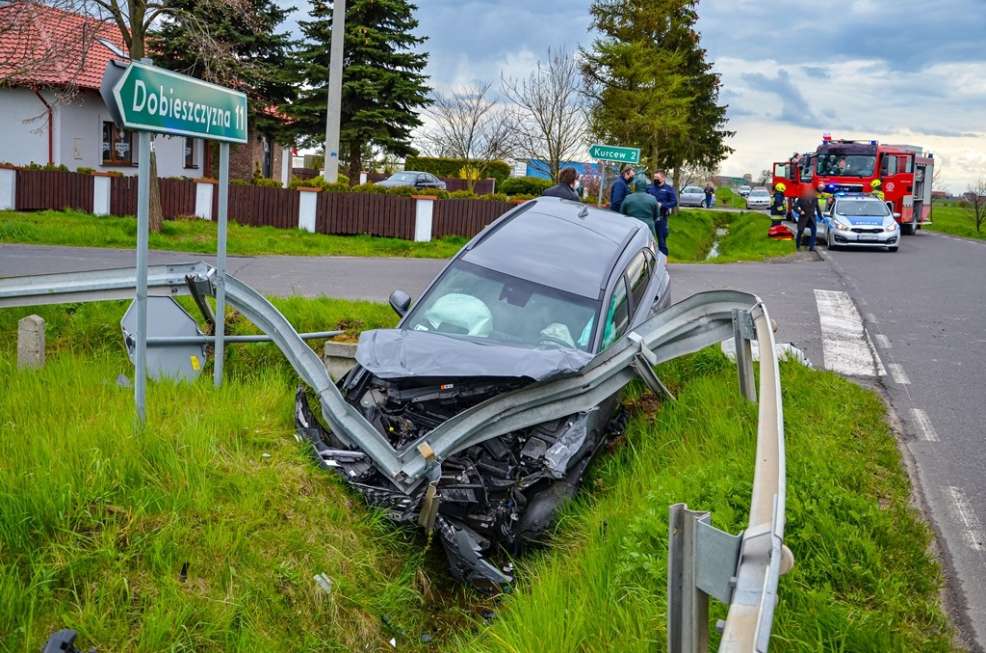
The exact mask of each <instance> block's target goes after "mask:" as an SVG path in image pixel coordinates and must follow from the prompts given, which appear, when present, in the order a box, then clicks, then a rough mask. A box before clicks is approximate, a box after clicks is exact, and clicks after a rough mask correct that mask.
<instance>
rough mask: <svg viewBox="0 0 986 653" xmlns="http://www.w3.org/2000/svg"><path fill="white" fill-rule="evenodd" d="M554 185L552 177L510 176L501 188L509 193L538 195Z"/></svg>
mask: <svg viewBox="0 0 986 653" xmlns="http://www.w3.org/2000/svg"><path fill="white" fill-rule="evenodd" d="M551 186H554V183H553V182H552V181H551V180H550V179H541V178H540V177H510V178H509V179H507V180H506V181H504V182H503V183H502V184H501V185H500V190H501V191H502V192H504V193H506V194H507V195H531V196H537V195H540V194H541V193H543V192H544V191H545V190H546V189H548V188H550V187H551Z"/></svg>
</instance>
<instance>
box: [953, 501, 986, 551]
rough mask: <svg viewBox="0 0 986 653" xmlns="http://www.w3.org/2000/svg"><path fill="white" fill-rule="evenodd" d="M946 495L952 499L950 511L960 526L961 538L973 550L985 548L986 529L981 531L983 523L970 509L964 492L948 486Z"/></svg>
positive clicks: (970, 506) (970, 505)
mask: <svg viewBox="0 0 986 653" xmlns="http://www.w3.org/2000/svg"><path fill="white" fill-rule="evenodd" d="M947 489H948V497H949V498H950V499H951V500H952V511H953V512H954V513H955V518H956V520H957V521H958V522H959V524H960V525H961V526H962V539H964V540H965V543H966V544H967V545H968V546H969V548H970V549H972V550H973V551H982V550H984V549H986V531H983V523H982V522H981V521H979V516H978V515H977V514H976V512H975V511H974V510H973V509H972V504H970V503H969V499H968V497H966V495H965V492H963V491H962V490H961V489H959V488H957V487H949V488H947Z"/></svg>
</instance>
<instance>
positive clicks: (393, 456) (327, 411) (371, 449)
mask: <svg viewBox="0 0 986 653" xmlns="http://www.w3.org/2000/svg"><path fill="white" fill-rule="evenodd" d="M215 276H216V271H215V269H214V268H212V267H210V266H208V265H206V264H204V263H198V264H186V265H168V266H155V267H153V268H151V269H150V272H149V275H148V287H149V289H150V292H153V293H155V294H187V293H188V292H189V286H192V285H195V286H197V287H198V288H205V289H207V290H211V292H215V288H216V286H217V285H218V284H217V283H216V282H217V279H216V278H215ZM135 278H136V273H135V271H134V270H133V269H121V270H102V271H97V272H88V273H70V274H54V275H40V276H35V277H14V278H9V279H0V307H4V306H25V305H32V304H47V303H58V302H66V301H68V302H77V301H99V300H105V299H119V298H125V297H129V296H131V295H130V293H132V292H133V288H134V286H135V283H136V281H135ZM223 282H224V284H223V285H224V286H225V292H226V299H227V301H228V302H229V303H230V305H231V306H232V307H234V308H236V309H237V310H238V311H239V312H240V313H241V314H243V315H244V316H245V317H247V318H248V319H249V320H250V321H252V322H253V323H254V324H255V325H256V326H257V327H259V328H260V329H261V330H262V331H263V332H264V333H265V334H267V336H269V338H270V340H272V341H273V342H274V343H275V344H276V345H277V346H278V348H279V349H280V350H281V351H282V352H283V353H284V355H285V357H286V358H287V359H288V361H289V362H290V363H291V365H292V367H293V368H294V369H295V371H296V372H297V373H298V375H299V376H300V377H301V378H302V379H303V380H304V382H305V383H306V384H308V385H309V386H310V387H311V388H312V389H313V390H314V391H315V392H316V393H317V395H318V397H319V401H320V403H321V407H322V414H323V417H324V418H325V420H326V422H327V423H328V424H329V426H330V427H331V429H332V430H333V432H334V433H335V435H336V436H337V437H339V439H340V440H342V441H343V442H345V443H346V444H348V445H350V446H354V447H358V448H359V449H360V450H362V451H363V452H365V453H366V455H367V456H369V457H370V458H371V459H372V460H373V462H374V464H375V465H376V466H377V468H378V469H379V470H380V471H381V472H383V473H385V474H387V475H389V476H390V477H391V479H392V481H393V482H394V484H395V485H396V486H398V487H400V488H402V489H403V490H404V491H406V492H410V491H412V490H414V489H415V488H416V487H417V486H418V485H420V484H421V483H423V482H426V481H427V480H428V479H429V478H434V477H435V474H436V473H440V469H441V463H442V461H443V460H444V459H445V458H447V457H448V456H450V455H452V454H454V453H456V452H458V451H461V450H463V449H465V448H468V447H471V446H474V445H476V444H479V443H481V442H483V441H485V440H488V439H490V438H494V437H497V436H499V435H503V434H504V433H508V432H511V431H515V430H518V429H523V428H526V427H529V426H534V425H536V424H540V423H542V422H545V421H549V420H552V419H556V418H560V417H564V416H566V415H570V414H572V413H575V412H578V411H579V410H583V409H584V408H585V406H587V405H595V404H596V403H598V402H599V401H602V400H603V399H604V398H606V397H609V396H611V395H613V394H615V393H616V392H618V391H619V390H620V389H621V388H622V387H623V386H625V385H626V384H627V383H629V382H630V381H631V380H632V379H634V378H638V377H639V378H641V379H642V380H643V381H644V382H645V383H646V384H647V385H648V387H649V388H650V389H651V390H653V391H654V392H658V393H665V394H669V395H670V393H668V391H667V389H666V388H665V387H664V385H663V384H662V383H661V381H660V379H659V378H658V377H657V375H656V374H655V372H654V366H656V365H658V364H659V363H662V362H664V361H667V360H670V359H673V358H677V357H679V356H683V355H685V354H688V353H692V352H695V351H698V350H700V349H702V348H704V347H707V346H709V345H713V344H718V343H719V342H721V341H722V340H725V339H728V338H730V337H731V338H734V339H735V341H736V352H737V357H736V360H737V369H738V374H739V385H740V389H741V391H742V392H743V394H744V396H745V397H747V398H748V399H751V400H755V399H756V394H757V393H756V390H755V388H754V387H753V385H754V374H753V363H752V356H751V341H752V340H753V339H754V338H756V340H757V342H758V344H759V350H760V352H773V351H774V344H775V343H774V336H773V330H772V326H771V322H770V319H769V316H768V314H767V309H766V307H764V305H763V304H762V302H761V301H760V299H759V298H758V297H756V296H755V295H752V294H750V293H744V292H738V291H730V290H716V291H709V292H703V293H698V294H695V295H692V296H690V297H687V298H686V299H684V300H682V301H680V302H678V303H676V304H674V305H672V306H670V307H669V308H667V309H666V310H664V311H663V312H661V313H659V314H658V315H655V316H653V317H652V318H650V319H649V320H647V321H646V322H644V323H643V324H641V325H640V326H639V327H637V328H636V329H634V330H633V331H632V332H631V333H628V334H626V335H625V336H623V337H622V338H621V339H620V340H618V341H617V342H616V343H615V344H614V345H612V346H611V347H609V348H608V349H607V350H606V351H605V352H604V353H602V354H600V355H599V356H597V357H596V358H595V359H594V360H593V361H592V362H591V363H590V364H589V365H588V366H587V367H586V368H585V369H583V370H582V371H581V372H580V373H579V374H577V375H574V376H568V377H563V378H558V379H554V380H550V381H546V382H542V383H535V384H532V385H529V386H526V387H524V388H522V389H519V390H515V391H512V392H509V393H505V394H502V395H499V396H497V397H494V398H492V399H489V400H487V401H485V402H482V403H480V404H478V405H476V406H474V407H472V408H470V409H468V410H465V411H463V412H462V413H459V414H458V415H456V416H455V417H453V418H451V419H449V420H447V421H446V422H444V423H442V424H441V425H440V426H438V427H436V428H435V429H433V430H432V431H430V432H429V433H427V434H425V435H424V436H422V437H421V438H420V439H419V440H417V441H415V442H413V443H411V444H410V445H408V446H406V447H404V448H402V449H400V450H396V449H394V448H393V447H392V446H391V445H390V442H389V441H388V440H387V439H386V438H385V437H384V436H383V435H382V434H381V433H380V432H379V431H377V430H376V429H375V428H374V427H373V426H372V425H371V424H370V423H369V422H368V421H367V420H366V419H365V418H364V417H363V415H362V414H361V413H360V412H359V411H358V410H357V409H356V408H355V407H354V406H352V405H350V404H349V403H348V402H346V401H345V399H344V398H343V396H342V394H341V393H340V392H339V390H338V388H336V386H335V384H334V383H333V382H332V380H331V378H330V377H329V375H328V373H327V371H326V369H325V366H324V364H323V363H322V361H321V360H320V359H319V357H318V355H317V354H316V353H315V352H314V351H312V349H311V348H310V347H308V345H306V344H305V342H304V340H303V339H302V338H301V336H299V334H298V333H297V332H296V331H295V330H294V328H293V327H292V326H291V324H290V323H289V322H288V320H287V319H286V318H285V317H284V316H283V315H281V313H280V312H279V311H278V310H277V309H276V308H275V307H274V306H273V305H271V304H270V302H268V301H267V299H266V298H264V297H263V295H261V294H260V293H259V292H257V291H256V290H254V289H253V288H251V287H250V286H248V285H247V284H245V283H243V282H241V281H239V280H238V279H236V278H235V277H232V276H230V275H225V277H224V279H223ZM784 464H785V463H784V425H783V410H782V406H781V392H780V374H779V368H778V364H777V359H776V356H772V355H768V356H766V357H765V358H763V359H762V360H761V365H760V402H759V419H758V428H757V454H756V466H755V470H754V483H753V496H752V499H751V508H750V517H749V523H748V527H747V529H746V530H745V531H744V532H743V533H742V534H741V535H738V536H734V535H730V534H728V533H723V532H722V531H719V530H718V529H715V528H713V527H712V526H711V525H709V523H708V514H707V513H696V512H693V511H689V510H687V508H686V507H685V506H683V505H680V504H679V505H676V506H672V507H671V518H670V522H669V529H670V537H669V555H668V570H669V573H668V605H669V609H668V648H669V650H670V651H672V652H673V653H678V652H686V651H687V652H688V653H693V652H696V651H705V650H707V648H708V640H709V624H708V599H709V597H710V596H711V597H714V598H717V599H719V600H720V601H722V602H724V603H727V604H728V605H729V611H728V614H727V617H726V620H725V622H724V624H723V626H722V633H723V634H722V640H721V644H720V648H719V650H720V651H723V652H727V653H738V652H743V653H746V652H748V651H749V652H753V651H756V652H763V651H766V650H767V646H768V642H769V638H770V630H771V625H772V623H773V612H774V607H775V605H776V600H777V585H778V581H779V577H780V575H781V574H782V573H783V572H784V571H786V570H787V568H788V567H789V566H790V564H791V563H792V562H793V559H792V558H791V556H790V552H789V551H787V549H786V548H785V547H784V546H783V537H784V507H785V467H784Z"/></svg>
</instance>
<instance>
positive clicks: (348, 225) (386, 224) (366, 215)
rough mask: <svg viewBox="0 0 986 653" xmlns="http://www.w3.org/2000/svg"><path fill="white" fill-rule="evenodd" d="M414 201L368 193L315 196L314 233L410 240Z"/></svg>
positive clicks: (412, 230) (412, 228) (411, 236)
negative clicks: (366, 235)
mask: <svg viewBox="0 0 986 653" xmlns="http://www.w3.org/2000/svg"><path fill="white" fill-rule="evenodd" d="M414 213H415V210H414V199H413V198H410V197H401V196H398V195H374V194H370V193H319V197H318V202H317V203H316V212H315V231H317V232H319V233H323V234H340V235H354V234H370V235H371V236H387V237H390V238H404V239H406V240H411V239H412V238H414Z"/></svg>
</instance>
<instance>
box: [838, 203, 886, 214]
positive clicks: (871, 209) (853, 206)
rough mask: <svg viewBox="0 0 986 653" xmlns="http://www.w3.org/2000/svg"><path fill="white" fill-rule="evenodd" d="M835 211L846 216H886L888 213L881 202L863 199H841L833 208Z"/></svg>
mask: <svg viewBox="0 0 986 653" xmlns="http://www.w3.org/2000/svg"><path fill="white" fill-rule="evenodd" d="M835 212H836V213H838V214H839V215H847V216H863V215H874V216H881V217H886V216H888V215H890V210H889V209H888V208H887V205H886V204H884V203H883V202H867V201H865V200H842V201H841V202H839V205H838V206H837V207H836V208H835Z"/></svg>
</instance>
